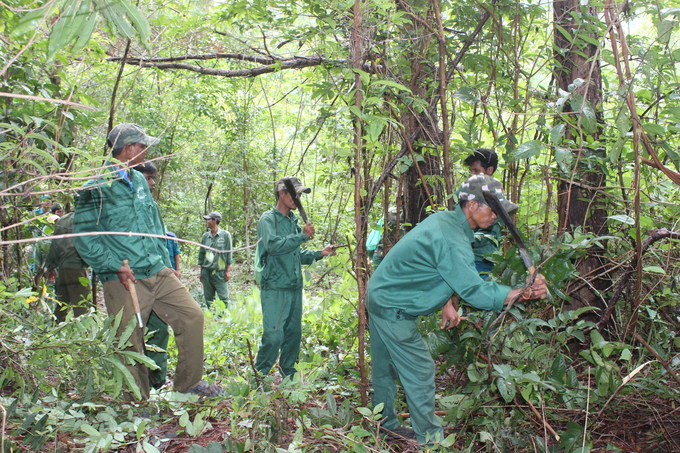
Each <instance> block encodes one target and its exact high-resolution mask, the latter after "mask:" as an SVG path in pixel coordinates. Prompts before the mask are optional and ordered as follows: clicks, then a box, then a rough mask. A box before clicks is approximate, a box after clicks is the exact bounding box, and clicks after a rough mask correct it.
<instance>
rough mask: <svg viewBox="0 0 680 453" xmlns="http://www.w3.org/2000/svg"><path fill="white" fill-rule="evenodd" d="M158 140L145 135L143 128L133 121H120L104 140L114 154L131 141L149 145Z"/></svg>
mask: <svg viewBox="0 0 680 453" xmlns="http://www.w3.org/2000/svg"><path fill="white" fill-rule="evenodd" d="M158 142H160V139H159V138H156V137H151V136H150V135H146V133H145V132H144V129H142V128H141V126H138V125H137V124H134V123H121V124H119V125H118V126H116V127H114V128H113V129H111V132H109V137H108V139H107V141H106V143H107V145H109V146H110V147H111V150H112V152H113V153H114V154H115V153H116V152H117V151H120V150H121V149H123V148H124V147H125V145H129V144H131V143H141V144H142V145H146V146H151V145H155V144H156V143H158Z"/></svg>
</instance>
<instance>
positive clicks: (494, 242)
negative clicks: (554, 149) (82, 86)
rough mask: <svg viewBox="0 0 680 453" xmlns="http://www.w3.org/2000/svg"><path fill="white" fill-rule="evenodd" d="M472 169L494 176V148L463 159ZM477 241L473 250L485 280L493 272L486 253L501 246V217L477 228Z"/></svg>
mask: <svg viewBox="0 0 680 453" xmlns="http://www.w3.org/2000/svg"><path fill="white" fill-rule="evenodd" d="M463 163H464V164H465V165H467V166H468V168H469V169H470V174H471V175H488V176H493V174H494V172H495V171H496V168H498V155H497V154H496V152H495V151H494V150H492V149H488V148H477V149H476V150H475V152H474V153H473V154H470V155H469V156H468V157H466V158H465V160H464V161H463ZM474 233H475V242H473V243H472V252H473V253H474V255H475V267H476V268H477V272H478V273H479V275H481V276H482V278H483V279H484V280H486V279H487V278H489V275H491V272H493V263H492V262H491V261H489V260H487V259H486V258H485V257H484V255H487V254H490V253H494V252H496V251H498V250H500V248H501V219H496V220H495V221H494V223H493V225H491V226H490V227H489V228H475V231H474Z"/></svg>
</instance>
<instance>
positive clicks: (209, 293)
mask: <svg viewBox="0 0 680 453" xmlns="http://www.w3.org/2000/svg"><path fill="white" fill-rule="evenodd" d="M203 218H204V219H205V222H206V225H207V227H208V230H209V231H206V232H205V233H203V237H202V238H201V244H202V245H205V246H207V247H211V248H214V249H217V250H226V251H227V252H225V253H215V252H213V251H212V250H206V249H204V248H202V247H201V248H200V249H199V251H198V265H199V266H201V277H200V279H201V283H203V296H204V297H205V303H206V305H207V306H208V309H210V306H211V304H212V301H213V300H215V293H217V296H218V297H219V298H220V300H221V301H222V302H224V303H227V302H229V287H228V286H227V282H228V281H229V280H230V279H231V263H232V257H231V251H230V250H231V234H230V233H229V232H228V231H226V230H223V229H222V228H220V222H221V221H222V215H221V214H220V213H219V212H211V213H210V214H208V215H204V216H203Z"/></svg>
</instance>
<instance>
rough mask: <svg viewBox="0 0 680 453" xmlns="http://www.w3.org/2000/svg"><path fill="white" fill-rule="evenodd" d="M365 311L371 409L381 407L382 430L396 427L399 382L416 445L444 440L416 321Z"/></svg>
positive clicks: (429, 362)
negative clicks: (371, 385)
mask: <svg viewBox="0 0 680 453" xmlns="http://www.w3.org/2000/svg"><path fill="white" fill-rule="evenodd" d="M368 311H369V314H370V322H369V331H370V333H371V362H372V370H373V407H375V406H377V405H378V404H380V403H384V407H383V411H382V418H381V420H382V423H381V426H383V427H384V428H385V429H390V430H391V429H395V428H397V427H398V426H399V420H397V413H396V411H395V409H394V398H395V396H396V395H397V385H396V382H395V381H396V380H397V379H399V381H400V382H401V385H402V386H403V387H404V393H405V394H406V402H407V403H408V408H409V414H410V415H411V425H412V426H413V430H414V431H415V433H416V437H417V439H418V443H420V444H425V443H426V442H435V441H436V440H437V441H439V442H441V441H442V440H444V430H443V429H442V425H441V424H440V423H439V420H437V417H436V416H435V415H434V400H435V398H434V393H435V386H434V372H435V366H434V361H433V360H432V357H431V356H430V351H429V350H428V348H427V345H426V344H425V341H424V340H423V337H422V336H421V335H420V332H418V328H417V327H416V323H415V318H414V317H413V316H409V315H407V314H405V313H403V312H402V311H401V310H398V309H381V310H377V309H376V310H373V311H372V310H371V308H370V305H369V309H368ZM376 312H377V313H376ZM428 433H429V434H430V436H429V439H428V438H427V434H428ZM437 433H439V438H438V439H437V437H436V436H437Z"/></svg>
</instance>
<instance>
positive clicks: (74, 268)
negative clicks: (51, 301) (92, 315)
mask: <svg viewBox="0 0 680 453" xmlns="http://www.w3.org/2000/svg"><path fill="white" fill-rule="evenodd" d="M72 231H73V212H69V213H68V214H66V215H65V216H63V217H61V218H60V219H59V220H57V223H56V224H55V225H54V235H55V236H59V235H62V234H71V232H72ZM45 264H46V267H47V280H48V281H52V282H54V281H55V280H56V283H57V284H56V286H57V300H58V302H57V306H56V307H55V310H54V315H55V316H56V317H57V321H59V322H62V321H64V320H65V319H66V314H67V313H68V311H69V310H70V309H73V316H80V315H84V314H85V313H87V312H88V310H89V309H90V306H91V304H90V303H87V302H86V301H87V297H88V295H89V294H90V291H91V290H90V284H89V279H88V277H87V267H88V266H87V263H85V261H83V259H82V258H81V257H80V255H79V254H78V251H77V250H76V248H75V246H74V245H73V240H72V239H71V238H62V239H52V243H51V244H50V250H49V252H48V253H47V260H46V263H45ZM83 282H85V284H83Z"/></svg>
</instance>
